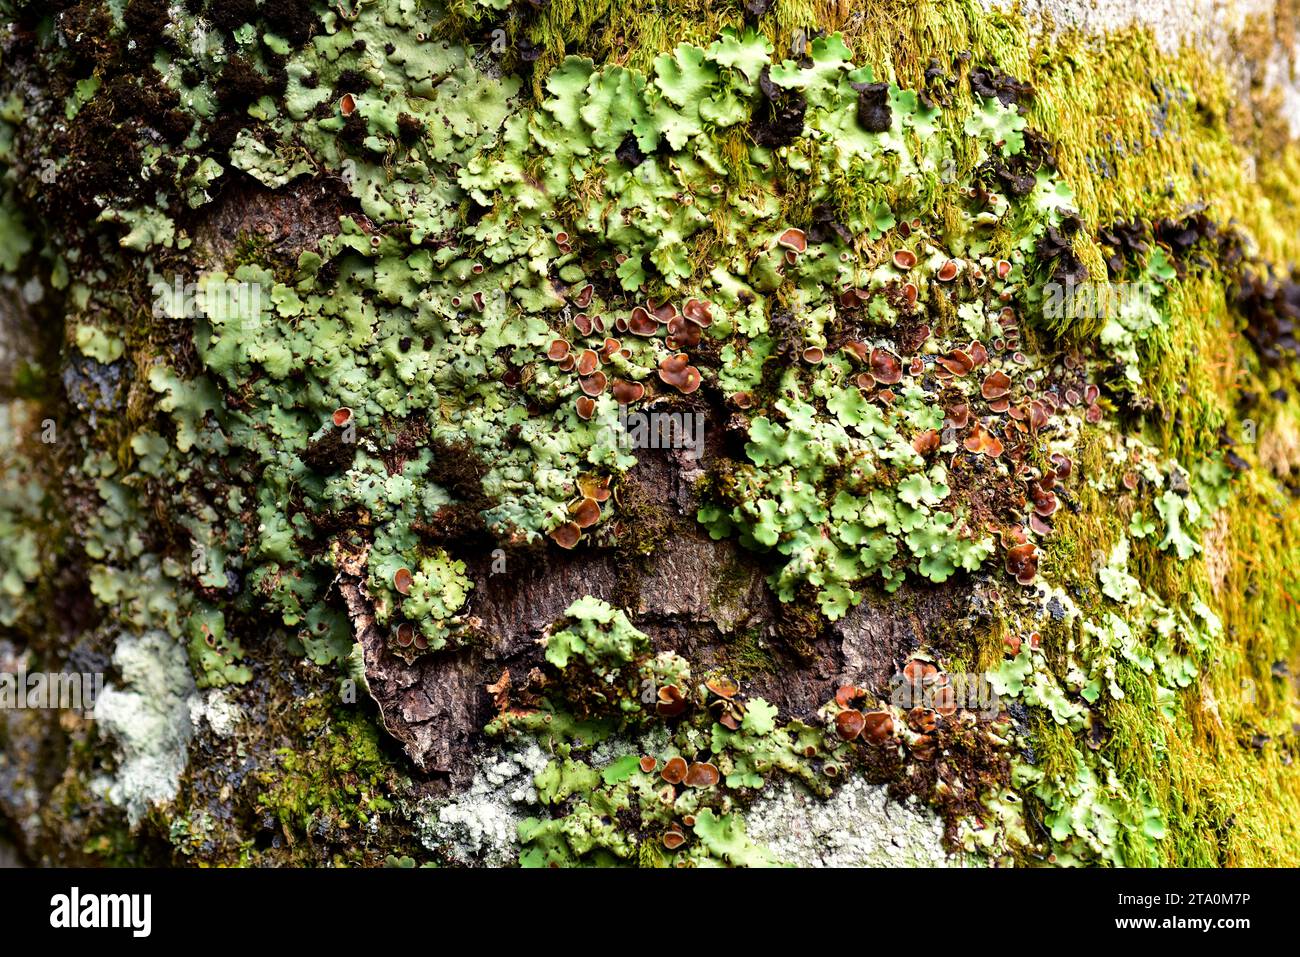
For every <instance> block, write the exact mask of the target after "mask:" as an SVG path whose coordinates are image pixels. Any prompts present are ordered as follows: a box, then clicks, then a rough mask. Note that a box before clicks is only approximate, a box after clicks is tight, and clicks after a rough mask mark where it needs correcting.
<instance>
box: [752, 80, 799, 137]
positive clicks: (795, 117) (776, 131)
mask: <svg viewBox="0 0 1300 957" xmlns="http://www.w3.org/2000/svg"><path fill="white" fill-rule="evenodd" d="M758 88H759V90H761V91H762V94H763V97H762V99H760V100H759V103H758V109H756V110H755V111H754V119H753V121H752V122H751V123H750V133H751V134H752V135H753V137H754V142H755V143H757V144H758V145H759V146H766V147H769V148H770V147H777V146H786V145H788V144H790V143H793V142H794V141H795V139H796V138H798V137H799V136H800V135H802V134H803V118H804V114H805V113H806V112H807V111H808V101H807V100H805V99H804V96H803V94H802V93H800V92H799V91H798V90H786V89H782V88H781V87H779V86H777V85H776V84H775V83H773V82H772V77H771V76H770V75H769V72H768V68H767V67H763V72H762V73H761V74H759V77H758Z"/></svg>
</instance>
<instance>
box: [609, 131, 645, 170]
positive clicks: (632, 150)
mask: <svg viewBox="0 0 1300 957" xmlns="http://www.w3.org/2000/svg"><path fill="white" fill-rule="evenodd" d="M614 156H615V158H616V159H617V160H618V161H619V162H620V163H624V164H626V165H627V166H629V167H631V168H632V169H636V168H637V167H638V166H640V165H641V164H642V163H644V162H645V153H643V152H642V151H641V144H639V143H638V142H637V141H636V137H635V136H633V135H632V134H631V133H629V134H627V136H625V137H623V142H621V143H619V144H618V149H616V150H614Z"/></svg>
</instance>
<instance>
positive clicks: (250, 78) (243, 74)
mask: <svg viewBox="0 0 1300 957" xmlns="http://www.w3.org/2000/svg"><path fill="white" fill-rule="evenodd" d="M216 87H217V102H218V103H219V104H220V105H221V108H222V109H223V110H242V109H243V108H245V107H247V106H248V105H249V104H250V103H253V102H255V101H256V100H258V99H260V98H261V97H263V96H266V95H268V94H270V93H273V92H274V86H273V84H272V83H271V81H270V80H269V79H268V78H267V77H265V76H263V75H262V74H261V73H258V72H257V70H256V68H254V66H253V65H252V64H251V63H249V62H248V61H247V60H245V59H244V58H243V57H241V56H238V55H235V56H232V57H231V58H230V59H229V60H228V61H227V62H226V65H225V66H224V67H222V69H221V75H220V76H219V77H218V78H217V83H216Z"/></svg>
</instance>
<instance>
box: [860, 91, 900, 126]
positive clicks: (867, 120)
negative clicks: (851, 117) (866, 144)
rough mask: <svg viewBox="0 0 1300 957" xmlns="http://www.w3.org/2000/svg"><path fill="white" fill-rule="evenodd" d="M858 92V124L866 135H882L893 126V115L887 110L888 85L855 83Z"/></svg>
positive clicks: (891, 111)
mask: <svg viewBox="0 0 1300 957" xmlns="http://www.w3.org/2000/svg"><path fill="white" fill-rule="evenodd" d="M853 88H854V89H855V90H857V91H858V123H859V124H861V126H862V128H863V129H864V130H866V131H867V132H868V133H884V132H885V131H886V130H888V129H889V128H890V126H892V125H893V122H894V113H893V110H891V109H890V108H889V84H888V83H855V84H853Z"/></svg>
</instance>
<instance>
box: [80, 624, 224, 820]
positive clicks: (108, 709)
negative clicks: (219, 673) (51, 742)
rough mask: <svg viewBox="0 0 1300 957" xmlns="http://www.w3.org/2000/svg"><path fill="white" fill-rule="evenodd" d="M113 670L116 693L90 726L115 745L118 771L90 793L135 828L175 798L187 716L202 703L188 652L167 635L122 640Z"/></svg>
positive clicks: (105, 697) (105, 696)
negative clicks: (118, 677) (152, 807)
mask: <svg viewBox="0 0 1300 957" xmlns="http://www.w3.org/2000/svg"><path fill="white" fill-rule="evenodd" d="M113 664H114V665H115V666H116V667H117V669H118V671H119V672H120V673H121V675H122V682H121V686H120V687H119V686H118V685H115V684H108V685H106V686H105V687H104V690H103V692H101V694H100V696H99V700H98V701H97V702H96V705H95V719H96V720H97V721H98V722H99V724H100V727H101V729H102V730H103V732H104V733H105V734H106V735H107V736H108V737H110V738H111V739H112V741H113V744H114V750H115V754H116V756H117V759H118V765H117V770H116V771H115V772H114V773H113V774H111V775H107V776H104V777H101V778H99V779H97V780H96V782H95V786H96V790H98V791H99V792H100V793H101V794H103V796H104V797H105V798H107V799H108V800H109V801H111V802H113V803H114V804H117V805H119V806H122V807H125V808H126V812H127V817H128V818H129V819H130V821H131V823H132V824H133V825H134V824H135V823H136V822H138V821H139V820H140V819H141V818H142V817H143V816H144V813H145V811H147V810H148V808H149V806H150V805H151V804H159V803H162V802H165V801H170V800H171V799H172V798H174V797H175V796H176V791H177V788H178V787H179V785H180V777H181V774H182V772H184V770H185V764H186V760H187V751H188V748H189V743H190V739H191V738H192V737H193V736H194V725H193V722H192V721H191V718H190V714H191V708H192V707H193V706H194V705H195V704H197V703H198V702H199V698H198V694H197V692H196V690H195V687H194V678H193V676H192V675H191V674H190V668H189V662H188V660H187V657H186V654H185V649H184V648H182V647H181V646H180V645H178V644H177V643H176V641H175V640H174V639H173V638H171V636H169V635H167V634H166V633H165V632H157V631H154V632H148V633H146V634H143V635H138V636H137V635H124V636H123V637H122V638H120V639H119V640H118V643H117V648H116V649H115V650H114V652H113Z"/></svg>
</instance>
